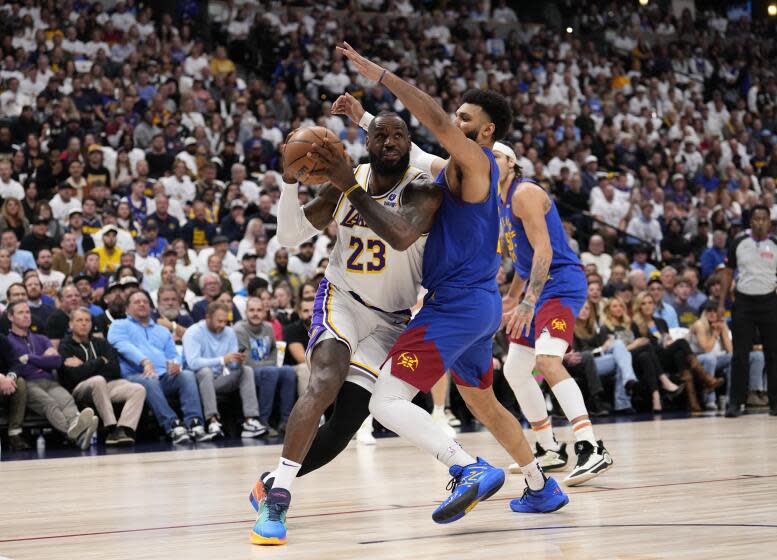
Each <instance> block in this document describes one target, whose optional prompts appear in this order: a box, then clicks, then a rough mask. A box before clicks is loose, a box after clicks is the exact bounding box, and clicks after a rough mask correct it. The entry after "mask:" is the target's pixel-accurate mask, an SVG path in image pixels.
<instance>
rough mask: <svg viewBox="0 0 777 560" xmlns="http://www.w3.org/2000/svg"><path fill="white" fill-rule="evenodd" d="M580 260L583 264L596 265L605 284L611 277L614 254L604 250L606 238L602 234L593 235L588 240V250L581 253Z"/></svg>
mask: <svg viewBox="0 0 777 560" xmlns="http://www.w3.org/2000/svg"><path fill="white" fill-rule="evenodd" d="M580 262H581V263H583V266H587V265H589V264H594V265H596V272H598V273H599V276H601V277H602V280H603V281H604V283H605V284H606V283H607V281H608V280H609V279H610V267H611V266H612V255H610V254H608V253H605V252H604V238H603V237H602V236H601V235H596V234H595V235H592V236H591V239H589V240H588V251H586V252H585V253H583V254H582V255H580Z"/></svg>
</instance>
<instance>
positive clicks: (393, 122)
mask: <svg viewBox="0 0 777 560" xmlns="http://www.w3.org/2000/svg"><path fill="white" fill-rule="evenodd" d="M396 130H399V131H400V132H402V133H403V134H407V133H408V132H407V125H406V124H405V121H403V120H402V119H400V118H399V117H393V116H384V117H376V118H375V120H374V121H373V125H372V129H371V130H370V132H371V133H375V132H383V133H392V132H395V131H396Z"/></svg>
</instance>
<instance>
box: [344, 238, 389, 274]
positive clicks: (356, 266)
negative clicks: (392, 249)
mask: <svg viewBox="0 0 777 560" xmlns="http://www.w3.org/2000/svg"><path fill="white" fill-rule="evenodd" d="M349 247H350V248H351V249H353V253H351V256H350V257H348V264H347V265H346V267H345V268H346V270H348V272H355V273H361V274H376V273H379V272H382V271H383V269H384V268H386V245H385V244H384V243H383V241H381V240H380V239H375V238H368V239H362V238H361V237H357V236H355V235H352V236H351V241H350V243H349ZM365 253H366V254H365Z"/></svg>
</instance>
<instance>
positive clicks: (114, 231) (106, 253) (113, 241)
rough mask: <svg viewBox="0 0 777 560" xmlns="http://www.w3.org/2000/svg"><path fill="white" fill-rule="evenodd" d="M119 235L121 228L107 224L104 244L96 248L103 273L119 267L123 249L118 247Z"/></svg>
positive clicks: (102, 238) (103, 235)
mask: <svg viewBox="0 0 777 560" xmlns="http://www.w3.org/2000/svg"><path fill="white" fill-rule="evenodd" d="M118 235H119V228H117V227H116V226H114V225H108V226H105V227H104V228H103V230H102V236H101V241H102V245H101V246H100V247H97V248H96V249H94V252H95V253H97V255H98V256H99V257H100V272H101V273H107V272H113V271H115V270H116V269H117V268H118V267H119V264H120V262H121V255H122V253H123V251H122V250H121V249H120V248H119V247H117V239H118Z"/></svg>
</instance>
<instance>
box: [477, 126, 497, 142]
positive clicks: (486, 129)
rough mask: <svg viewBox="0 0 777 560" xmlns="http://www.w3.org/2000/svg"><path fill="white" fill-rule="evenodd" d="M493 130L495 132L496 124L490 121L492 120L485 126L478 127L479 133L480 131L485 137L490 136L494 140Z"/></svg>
mask: <svg viewBox="0 0 777 560" xmlns="http://www.w3.org/2000/svg"><path fill="white" fill-rule="evenodd" d="M494 132H496V125H495V124H494V123H492V122H490V123H488V124H487V125H485V126H484V127H483V128H482V129H480V133H481V134H482V135H483V136H484V137H485V138H491V139H494V140H495V138H494Z"/></svg>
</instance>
